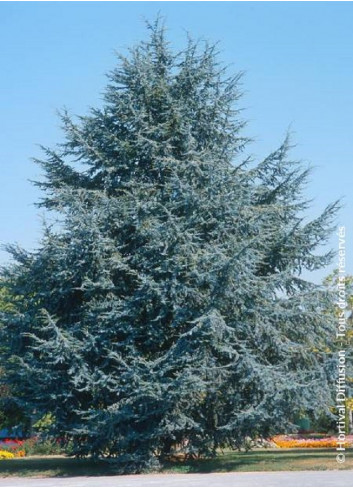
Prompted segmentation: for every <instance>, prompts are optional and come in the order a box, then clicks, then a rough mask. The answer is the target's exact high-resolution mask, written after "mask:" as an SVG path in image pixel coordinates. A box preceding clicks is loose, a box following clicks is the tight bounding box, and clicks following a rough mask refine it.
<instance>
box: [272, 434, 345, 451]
mask: <svg viewBox="0 0 353 489" xmlns="http://www.w3.org/2000/svg"><path fill="white" fill-rule="evenodd" d="M272 441H273V442H274V443H275V444H276V445H277V446H278V447H279V448H335V447H336V446H337V438H336V437H334V436H326V437H322V438H318V437H315V438H298V437H296V436H295V435H293V436H291V435H277V436H274V437H273V438H272ZM345 446H346V448H348V447H352V446H353V435H348V436H346V442H345Z"/></svg>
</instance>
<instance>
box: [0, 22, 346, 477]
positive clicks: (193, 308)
mask: <svg viewBox="0 0 353 489" xmlns="http://www.w3.org/2000/svg"><path fill="white" fill-rule="evenodd" d="M240 94H241V92H240V88H239V75H236V76H234V77H227V76H226V71H225V69H224V68H223V67H222V66H221V65H220V63H219V61H218V53H217V50H216V48H215V46H213V45H208V44H205V45H202V44H200V43H197V42H194V41H192V40H189V41H188V44H187V46H186V48H185V49H184V50H183V51H181V52H180V53H178V54H175V53H174V52H173V51H172V49H171V47H170V46H169V43H168V42H167V40H166V36H165V30H164V28H163V26H162V25H161V24H160V22H159V21H157V22H156V23H155V24H153V25H149V38H148V40H147V41H145V42H142V43H140V44H138V45H137V46H136V47H133V48H132V49H131V50H130V53H129V55H128V56H127V57H120V60H119V65H118V67H117V68H116V69H115V70H114V71H113V72H112V73H111V74H110V75H109V85H108V87H107V90H106V93H105V104H104V106H103V108H102V109H92V110H91V113H90V114H89V115H88V116H84V117H80V118H79V120H78V121H76V122H75V121H74V120H73V119H72V118H71V117H70V116H69V115H68V113H66V112H65V113H64V114H62V123H63V127H64V132H65V136H66V139H65V142H64V143H63V144H61V145H59V146H58V147H57V148H56V149H55V150H52V149H47V148H43V149H44V152H45V158H44V159H43V160H41V161H38V163H39V164H40V165H41V167H42V169H43V171H44V173H45V179H44V181H42V182H40V183H37V184H38V185H39V186H40V187H41V188H42V189H43V195H44V197H43V200H42V201H41V203H40V205H41V206H43V207H44V208H45V209H47V210H48V211H54V213H55V215H56V216H57V218H56V222H55V224H53V225H51V226H46V227H45V229H44V231H43V238H42V242H41V245H40V247H39V248H38V250H37V251H35V252H27V251H24V250H22V249H20V248H17V247H9V251H10V252H11V254H12V256H13V258H14V263H13V265H12V266H11V267H7V268H6V269H4V270H3V278H4V280H5V283H6V282H7V284H8V285H7V286H8V287H11V292H12V297H13V307H15V311H16V312H15V313H13V312H11V313H7V314H6V318H5V321H6V335H4V338H3V340H4V341H5V342H6V343H7V344H8V345H9V347H10V350H11V355H8V356H7V358H6V361H7V364H8V365H12V366H13V368H12V369H11V368H8V369H7V371H9V372H10V376H9V379H11V382H13V383H15V384H16V385H18V386H20V391H21V393H22V397H21V399H22V401H23V402H24V403H26V405H28V406H33V407H35V408H36V410H37V412H38V413H40V414H45V413H49V412H50V413H52V415H53V418H54V420H55V423H54V425H53V430H54V432H55V433H56V434H60V436H62V437H65V438H66V439H67V440H71V441H72V442H73V443H74V449H73V453H74V454H76V455H80V456H83V455H92V456H111V457H116V459H117V462H119V464H120V467H122V470H124V471H127V472H133V471H140V470H143V469H145V468H148V467H151V466H154V465H155V464H157V463H158V461H160V460H161V459H163V457H166V456H168V455H170V454H171V453H175V452H176V451H178V450H179V451H182V452H183V453H187V454H189V455H190V456H194V455H213V454H215V452H216V450H217V449H218V448H219V447H224V446H231V447H242V446H244V445H245V444H246V443H247V441H248V440H249V439H255V438H257V437H264V436H270V435H271V434H273V433H275V432H278V431H279V430H285V429H290V428H292V425H291V422H292V420H293V417H294V416H295V414H296V413H297V412H299V411H300V410H302V409H303V407H304V408H305V409H308V410H311V411H315V409H318V410H320V411H321V410H322V409H326V408H327V406H328V404H329V398H330V388H329V385H330V375H331V372H332V359H331V357H330V356H329V355H328V354H325V349H326V347H327V344H328V343H330V341H331V340H333V339H334V334H333V330H334V329H333V328H334V323H333V321H332V319H331V318H330V317H329V316H328V315H327V314H326V315H325V309H326V310H327V301H328V300H329V297H328V296H327V294H326V293H325V291H324V290H323V289H322V287H320V286H317V285H315V284H313V283H311V282H308V281H305V280H303V279H302V278H301V277H300V274H301V272H302V271H303V270H305V269H307V270H315V269H318V268H320V267H323V266H325V265H326V264H327V263H328V262H329V261H330V259H331V253H328V254H326V255H319V254H317V252H316V249H317V247H318V246H319V245H321V244H323V243H325V241H326V240H327V238H328V236H329V234H330V232H331V228H332V220H333V218H334V215H335V212H336V209H337V204H334V205H331V206H328V208H327V209H326V210H325V211H324V213H323V214H322V215H321V216H319V217H318V218H317V219H315V220H313V221H311V222H306V221H305V219H304V216H303V212H304V211H305V209H306V208H307V203H306V202H305V199H304V197H303V195H302V193H301V191H302V189H303V185H304V184H305V182H306V179H307V176H308V172H307V170H306V169H304V168H303V167H302V165H301V164H300V163H297V162H292V161H291V160H290V157H289V156H288V155H289V150H290V147H289V142H288V140H286V141H285V142H284V143H283V145H282V146H281V147H280V148H279V150H277V151H275V152H274V153H273V154H271V155H270V156H269V157H268V158H266V159H265V160H264V161H263V162H262V163H260V164H257V165H254V164H251V163H250V162H249V161H248V159H247V158H246V157H245V156H244V148H246V145H247V142H248V140H247V138H246V137H244V136H243V135H242V129H243V126H244V124H243V122H242V121H241V120H240V118H239V108H238V99H239V97H240ZM21 399H19V402H21Z"/></svg>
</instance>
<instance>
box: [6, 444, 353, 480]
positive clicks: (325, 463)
mask: <svg viewBox="0 0 353 489" xmlns="http://www.w3.org/2000/svg"><path fill="white" fill-rule="evenodd" d="M335 455H336V454H335V450H334V449H317V448H315V449H287V450H285V449H280V450H273V449H271V450H253V451H251V452H248V453H238V452H226V453H224V454H221V455H219V456H218V457H217V458H216V459H214V460H199V461H188V462H182V461H180V462H174V463H168V464H166V465H165V466H164V467H163V469H162V472H169V473H170V472H176V473H196V472H201V473H202V472H203V473H207V472H229V471H242V472H252V471H280V470H337V469H353V449H349V450H348V451H347V452H346V455H347V456H346V463H345V464H338V463H337V462H336V458H335ZM99 475H114V466H113V465H112V464H110V463H109V462H106V461H98V462H94V461H91V460H85V459H84V460H77V459H73V458H68V457H63V456H46V457H39V456H38V457H26V458H21V459H12V460H0V477H75V476H99Z"/></svg>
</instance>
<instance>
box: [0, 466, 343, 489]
mask: <svg viewBox="0 0 353 489" xmlns="http://www.w3.org/2000/svg"><path fill="white" fill-rule="evenodd" d="M14 486H22V487H53V486H55V487H65V486H66V487H68V486H69V487H102V486H103V487H266V486H267V487H268V486H276V487H353V471H352V470H340V471H338V470H337V471H325V470H323V471H306V472H226V473H223V474H216V473H210V474H157V475H156V474H155V475H125V476H109V477H65V478H63V477H55V478H48V479H29V478H24V477H23V478H13V477H11V478H4V479H0V487H14Z"/></svg>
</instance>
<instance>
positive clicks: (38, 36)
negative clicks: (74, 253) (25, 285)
mask: <svg viewBox="0 0 353 489" xmlns="http://www.w3.org/2000/svg"><path fill="white" fill-rule="evenodd" d="M157 12H160V13H161V14H162V15H163V16H165V18H166V21H167V26H168V29H169V37H170V40H171V41H172V42H173V43H174V45H175V46H176V47H177V48H178V47H181V46H182V45H183V43H184V40H185V31H189V32H190V33H192V34H193V36H194V37H197V38H207V39H210V40H212V41H218V40H219V41H220V49H221V57H222V59H223V61H224V62H225V63H227V64H229V63H232V69H233V70H234V71H241V70H242V71H245V73H246V74H245V77H244V80H243V84H244V87H243V88H244V90H245V94H244V97H243V100H242V101H241V105H242V106H243V107H244V109H245V110H244V112H243V115H244V117H245V119H247V120H248V121H249V122H248V126H247V129H246V135H248V136H252V137H253V138H254V143H253V144H252V146H251V148H249V151H250V152H251V153H253V154H254V155H256V156H257V157H258V158H259V159H261V158H262V157H264V156H266V154H267V153H268V152H269V151H271V150H272V149H274V148H275V147H276V146H278V144H279V143H280V142H281V140H282V138H283V136H284V134H285V132H286V130H287V128H288V127H289V126H291V129H292V131H293V133H294V138H295V141H296V143H297V147H296V148H295V151H294V156H295V157H296V158H300V159H302V160H304V161H305V162H310V163H311V164H312V165H314V166H315V171H314V173H313V175H312V180H311V182H310V185H309V186H308V190H307V193H308V197H313V198H314V199H315V201H314V204H313V207H312V209H311V211H310V212H311V215H312V217H313V216H314V215H316V214H317V213H318V212H319V211H320V210H322V209H323V207H324V206H325V204H326V203H328V202H330V201H333V200H335V199H337V198H339V197H343V196H345V208H344V210H343V211H342V212H341V214H340V223H341V224H345V225H346V227H347V232H348V245H347V251H348V254H350V257H349V259H348V267H347V270H348V272H350V273H353V260H352V253H349V252H350V250H351V249H352V244H353V226H352V216H353V202H352V200H353V199H352V187H353V185H352V184H353V179H352V175H353V169H352V167H351V166H352V164H353V159H352V156H353V118H352V117H353V116H352V114H353V91H352V89H353V29H352V24H353V4H352V3H351V2H298V3H297V2H239V3H238V2H53V3H51V2H18V3H17V2H13V3H12V2H1V3H0V45H1V54H0V60H1V73H2V74H1V79H0V106H1V113H0V114H1V115H0V126H1V127H0V164H1V193H0V198H1V202H0V229H1V234H0V243H8V242H11V243H12V242H18V243H19V244H21V245H23V246H24V247H26V248H33V247H34V246H35V244H36V242H37V240H38V238H39V236H40V228H41V224H40V214H41V212H40V211H39V210H38V209H37V208H35V207H34V205H33V203H34V202H35V201H37V200H38V198H39V193H38V190H37V189H36V188H34V187H33V186H32V185H31V184H30V183H29V181H28V179H36V178H38V177H39V175H40V172H39V168H37V167H36V165H35V164H34V163H32V162H31V160H30V158H31V157H33V156H34V157H38V156H40V151H39V149H38V144H43V145H48V146H52V145H54V144H56V143H58V142H60V141H61V140H62V133H61V130H60V127H59V122H58V119H57V116H56V109H60V108H62V107H63V106H66V107H67V108H68V109H69V110H70V111H71V112H72V113H73V114H84V113H86V112H87V109H88V107H89V106H97V105H100V104H101V94H102V92H103V90H104V87H105V84H106V78H105V73H106V72H107V71H109V70H110V69H112V68H113V67H114V65H115V63H116V59H115V56H114V50H118V51H119V50H120V51H123V52H126V48H127V47H128V46H129V45H131V43H134V42H136V41H139V40H140V39H142V38H144V37H145V34H146V33H145V27H144V23H143V18H144V17H145V18H148V19H151V20H153V19H154V18H155V16H156V14H157ZM331 245H332V246H333V247H336V239H335V238H334V237H333V239H332V242H331ZM7 259H8V257H7V255H6V254H5V253H4V252H1V253H0V263H4V262H6V261H7ZM322 276H323V273H321V274H317V275H316V278H315V279H316V280H318V279H320V278H321V277H322Z"/></svg>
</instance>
